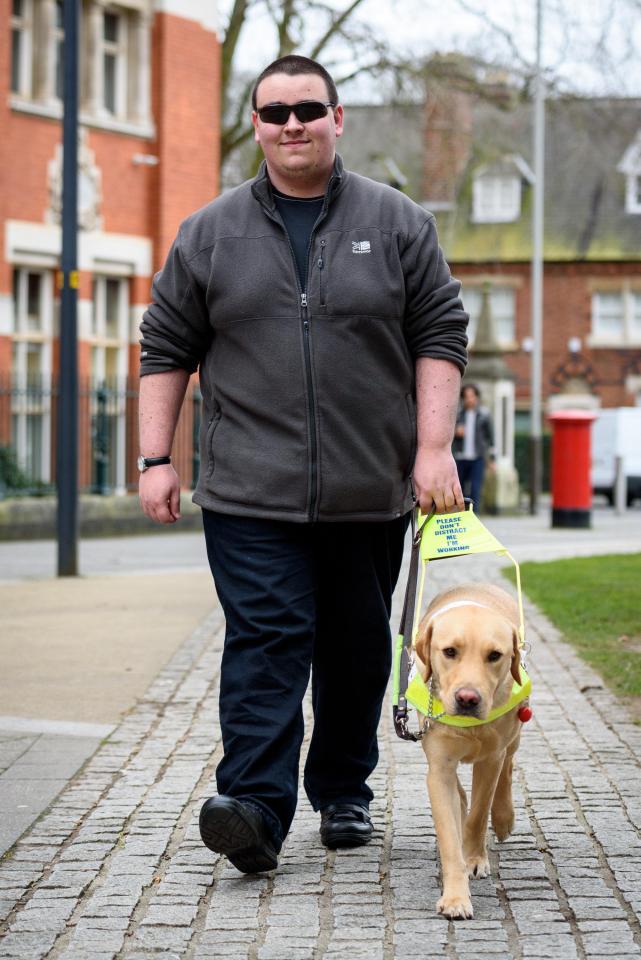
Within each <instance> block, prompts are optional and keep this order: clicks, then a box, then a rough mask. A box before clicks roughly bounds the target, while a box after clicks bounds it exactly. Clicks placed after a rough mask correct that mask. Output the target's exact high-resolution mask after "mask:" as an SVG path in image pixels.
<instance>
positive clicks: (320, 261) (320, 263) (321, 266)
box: [318, 240, 326, 307]
mask: <svg viewBox="0 0 641 960" xmlns="http://www.w3.org/2000/svg"><path fill="white" fill-rule="evenodd" d="M325 244H326V241H325V240H321V242H320V245H321V252H320V257H319V258H318V271H319V272H318V287H319V297H320V305H321V307H324V306H325V297H324V296H323V270H324V268H325V260H324V254H325Z"/></svg>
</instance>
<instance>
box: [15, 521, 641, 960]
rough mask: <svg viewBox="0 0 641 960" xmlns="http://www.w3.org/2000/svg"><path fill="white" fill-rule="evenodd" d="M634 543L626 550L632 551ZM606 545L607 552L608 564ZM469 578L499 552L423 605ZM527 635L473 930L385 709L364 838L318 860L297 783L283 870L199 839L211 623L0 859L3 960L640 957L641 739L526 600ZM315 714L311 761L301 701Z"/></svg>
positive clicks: (211, 737)
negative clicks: (243, 864) (447, 884)
mask: <svg viewBox="0 0 641 960" xmlns="http://www.w3.org/2000/svg"><path fill="white" fill-rule="evenodd" d="M488 525H489V526H490V527H491V529H492V530H493V532H495V533H496V535H497V536H498V537H499V538H500V539H502V540H503V542H505V543H506V545H509V546H510V548H511V549H512V550H513V552H514V554H515V555H517V556H518V558H519V559H526V555H528V551H529V555H530V556H531V555H532V553H533V552H534V550H535V548H536V549H538V548H539V547H541V549H542V548H543V547H544V546H545V542H543V543H542V544H538V545H537V543H536V542H535V541H536V539H537V536H538V535H537V536H535V533H536V529H535V527H534V526H531V525H530V526H528V525H527V524H526V525H525V527H524V526H523V525H522V526H521V527H519V525H518V522H517V521H513V520H512V519H508V518H500V523H499V522H498V521H497V522H493V521H492V520H488ZM620 529H621V528H620ZM519 530H520V531H521V532H520V533H519ZM628 530H631V531H632V532H631V533H630V537H629V538H628V539H627V540H626V538H625V536H621V537H620V540H622V541H625V542H626V545H628V546H629V547H630V549H635V548H637V549H638V542H637V544H634V543H633V541H632V538H633V536H634V525H633V524H629V523H628ZM611 536H612V532H611V530H608V533H607V536H604V537H603V538H601V540H600V541H599V542H600V543H601V545H602V546H603V547H604V548H607V549H606V552H609V550H610V549H611V543H612V541H611V539H610V538H611ZM566 538H567V535H566ZM567 539H570V538H567ZM639 542H641V541H639ZM562 546H563V544H561V542H560V541H559V546H558V547H557V548H556V549H557V555H558V554H559V552H563V550H561V547H562ZM546 549H547V547H546ZM563 549H567V548H566V547H565V546H563ZM519 550H520V554H519ZM134 579H135V578H134V577H132V581H133V580H134ZM467 579H492V580H496V581H497V582H500V583H505V581H503V579H502V576H501V571H500V561H499V560H494V559H493V558H487V557H483V558H478V557H469V558H463V559H461V560H456V561H440V562H439V564H435V565H433V569H432V568H430V572H429V576H428V590H427V593H428V595H431V593H432V592H436V591H437V590H439V589H442V588H443V587H445V586H450V585H452V584H454V583H456V582H461V581H463V580H467ZM396 599H397V600H398V597H397V598H396ZM397 618H398V604H397V605H396V610H395V613H394V618H393V620H394V624H395V623H396V620H397ZM526 622H527V632H528V641H529V644H530V646H531V650H530V655H529V660H528V668H529V670H530V673H531V675H532V678H533V682H534V694H533V698H532V700H533V706H534V719H533V720H532V722H530V723H529V724H527V726H526V727H525V728H524V736H523V740H522V746H521V749H520V751H519V754H518V757H517V763H516V773H515V785H514V794H515V809H516V824H515V830H514V833H513V835H512V836H511V837H510V838H509V839H508V841H506V842H505V843H503V844H499V843H496V842H495V841H494V840H492V841H491V844H490V850H491V852H490V861H491V866H492V876H491V877H489V878H486V879H483V880H479V881H475V882H474V883H473V893H472V896H473V902H474V907H475V917H474V919H473V920H470V921H466V922H458V923H448V922H447V921H445V920H444V919H443V918H441V917H439V916H437V914H436V912H435V902H436V900H437V898H438V896H439V892H440V882H441V878H440V868H439V863H438V857H437V850H436V841H435V833H434V826H433V822H432V818H431V813H430V810H429V804H428V801H427V792H426V787H425V773H426V770H425V760H424V755H423V752H422V750H421V749H420V747H419V746H418V745H416V744H411V743H405V742H402V741H400V740H398V739H397V738H396V736H395V734H394V731H393V726H392V723H391V706H390V704H389V702H388V703H387V704H386V706H385V709H384V712H383V715H382V718H381V726H380V751H381V759H380V763H379V765H378V767H377V769H376V771H375V772H374V774H373V776H372V778H371V786H372V788H373V790H374V793H375V799H374V801H373V803H372V814H373V817H374V821H375V824H376V832H375V836H374V839H373V841H372V843H371V844H370V845H368V846H367V847H363V848H358V849H355V850H345V851H327V850H325V849H324V848H323V847H322V845H321V844H320V840H319V836H318V816H317V815H316V814H314V813H313V811H311V809H310V807H309V805H308V803H307V801H306V799H305V797H304V795H303V794H302V792H301V795H300V803H299V807H298V811H297V814H296V818H295V820H294V825H293V829H292V832H291V834H290V836H289V837H288V839H287V842H286V844H285V846H284V848H283V851H282V855H281V858H280V866H279V869H278V870H277V871H275V872H273V873H271V874H266V875H262V876H259V877H246V876H243V875H241V874H239V873H238V872H237V871H236V870H235V869H234V868H233V867H232V866H231V865H230V864H229V863H228V862H227V861H226V860H225V859H224V858H222V857H219V856H216V855H214V854H212V853H211V851H209V850H208V849H206V848H205V847H204V846H203V845H202V843H201V842H200V838H199V835H198V812H199V808H200V805H201V803H202V801H203V799H204V798H205V797H207V796H209V795H211V794H212V793H213V792H215V778H214V773H215V767H216V764H217V762H218V760H219V759H220V756H221V754H222V745H221V741H220V727H219V723H218V716H217V695H218V680H219V670H220V658H221V653H222V640H223V623H222V617H221V614H220V611H219V610H214V611H213V612H212V613H211V614H210V615H209V616H208V617H206V618H205V619H204V620H203V621H202V622H201V623H200V625H199V626H198V627H197V628H196V629H195V630H193V631H192V632H191V633H190V634H189V636H188V637H187V639H186V640H185V642H184V643H182V644H181V645H180V646H179V647H178V649H176V650H175V652H174V653H173V655H172V656H171V657H170V659H169V661H168V662H167V663H166V664H165V665H164V666H163V667H162V668H161V669H159V671H158V673H157V675H156V676H155V677H154V679H153V680H152V681H151V683H150V684H149V686H148V687H147V689H146V690H145V691H144V692H143V693H142V694H141V696H140V697H139V698H138V700H137V702H136V703H135V705H134V706H133V707H132V708H131V709H130V710H129V712H127V713H126V714H125V715H124V716H123V717H122V719H120V720H119V721H118V722H117V723H116V724H115V725H114V729H113V731H112V732H111V734H110V735H108V736H107V737H106V738H104V739H103V740H101V742H100V744H99V746H98V747H97V749H96V750H95V752H94V753H93V755H92V756H90V757H89V758H88V759H87V760H85V761H84V764H83V765H82V766H81V767H80V768H79V770H78V771H77V772H76V773H75V774H73V775H72V776H71V778H70V780H69V781H68V782H67V784H66V786H64V788H63V789H62V791H61V792H60V794H59V796H57V798H56V799H54V800H53V801H52V802H51V804H50V806H49V808H48V809H47V811H46V812H45V813H44V814H43V815H42V816H40V817H39V818H38V819H37V820H36V822H35V823H34V824H33V825H32V826H31V827H30V828H29V829H27V830H26V832H25V833H24V834H23V836H22V837H21V838H20V839H19V840H18V842H16V843H14V844H13V846H12V847H11V849H10V850H9V851H8V853H7V854H6V855H5V857H4V858H2V859H1V860H0V917H1V918H2V926H1V927H0V937H1V939H0V958H3V957H25V958H27V957H28V958H29V960H39V958H45V957H47V958H51V960H61V958H64V960H84V958H87V960H89V958H91V960H115V958H123V960H125V958H126V960H147V958H152V957H154V958H157V957H163V958H165V960H170V958H176V960H178V958H180V960H199V958H202V960H205V958H207V960H211V958H212V957H214V958H216V960H218V958H222V957H229V958H241V957H242V958H248V960H250V958H251V960H257V958H265V960H270V958H274V960H296V958H298V957H301V958H302V957H305V958H310V960H346V958H350V960H352V958H354V960H357V958H363V960H376V958H381V960H401V958H405V957H407V958H410V957H411V958H412V960H416V957H417V956H429V957H430V958H438V957H443V958H447V960H455V958H457V957H460V958H467V957H468V956H469V957H470V958H471V957H474V958H475V960H476V958H479V957H481V958H483V960H529V958H555V960H556V958H579V960H586V958H590V960H592V958H595V960H599V958H602V960H606V958H607V960H613V958H616V957H621V958H624V957H625V958H626V960H628V958H632V957H641V923H640V920H641V897H640V896H639V892H638V891H639V883H638V877H639V872H640V868H641V804H640V803H639V789H638V786H639V783H640V782H641V760H640V758H641V727H639V726H638V725H637V724H635V723H634V722H633V720H632V718H631V717H630V716H629V715H628V714H627V713H626V710H625V708H624V707H623V706H622V705H621V704H619V703H618V701H617V700H616V698H615V697H614V696H613V695H612V694H611V693H610V692H609V691H608V690H607V688H605V686H604V684H603V683H602V681H601V680H600V678H599V677H598V676H597V675H596V674H595V673H594V671H593V670H592V669H591V668H590V667H589V666H587V665H586V664H584V663H583V662H582V661H580V660H579V658H578V657H577V655H576V654H575V653H574V651H573V650H572V649H571V648H570V647H569V646H568V645H567V644H565V643H564V642H563V640H562V638H561V637H560V636H559V634H558V631H556V630H555V629H554V627H553V626H552V625H551V624H550V623H549V622H548V621H547V620H546V618H545V617H544V616H542V615H541V613H540V612H539V611H538V610H536V608H534V607H533V606H532V605H531V604H529V603H526ZM305 713H306V728H307V735H306V741H305V747H304V751H305V749H306V748H307V743H308V738H309V728H310V725H311V724H310V720H311V716H310V714H311V707H310V702H309V699H307V700H306V704H305ZM0 729H1V724H0ZM44 735H45V734H37V732H36V731H34V730H31V731H29V730H23V731H21V732H20V736H21V737H22V738H23V739H22V740H21V742H20V744H19V745H18V743H17V741H16V745H15V746H9V747H8V748H7V752H6V753H5V754H4V756H5V763H6V764H7V765H6V767H5V769H4V773H3V774H0V782H1V778H2V776H4V774H5V773H6V772H7V770H11V768H12V767H13V766H16V765H17V766H18V769H23V770H26V769H27V768H29V767H30V766H32V764H31V763H30V762H29V751H30V750H34V751H35V752H34V753H33V754H32V756H36V754H37V753H38V738H39V737H40V736H44ZM9 742H10V741H7V740H3V739H2V738H1V737H0V745H1V744H3V743H4V744H5V745H6V744H7V743H9ZM304 751H303V752H304ZM40 755H41V756H46V750H44V749H43V748H42V747H41V748H40ZM1 756H2V753H1V752H0V757H1ZM47 765H48V764H47ZM67 769H68V768H67ZM463 779H464V782H465V783H466V784H468V785H469V771H465V775H464V778H463ZM6 782H7V783H17V782H21V783H23V784H27V783H31V784H33V785H35V784H38V783H39V782H45V783H46V782H50V783H51V782H53V781H39V780H38V779H33V780H29V778H28V777H26V776H25V777H24V778H23V779H22V780H21V781H20V780H19V778H15V777H13V778H12V777H8V778H7V780H6Z"/></svg>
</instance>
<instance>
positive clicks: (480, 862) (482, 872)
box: [465, 853, 490, 878]
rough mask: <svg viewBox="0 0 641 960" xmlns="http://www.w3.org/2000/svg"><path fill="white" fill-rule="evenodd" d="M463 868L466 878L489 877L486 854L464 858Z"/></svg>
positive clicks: (488, 864) (488, 863)
mask: <svg viewBox="0 0 641 960" xmlns="http://www.w3.org/2000/svg"><path fill="white" fill-rule="evenodd" d="M465 866H466V868H467V875H468V877H478V878H480V877H489V875H490V861H489V860H488V858H487V854H484V853H483V854H481V855H480V856H472V857H466V858H465Z"/></svg>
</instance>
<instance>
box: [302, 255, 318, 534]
mask: <svg viewBox="0 0 641 960" xmlns="http://www.w3.org/2000/svg"><path fill="white" fill-rule="evenodd" d="M310 245H311V238H310ZM300 305H301V311H302V319H303V346H304V352H305V372H306V375H307V384H308V390H307V410H308V413H309V423H310V431H311V450H310V455H311V469H310V497H309V519H310V520H314V519H315V516H314V514H315V513H316V485H317V483H318V444H317V442H316V403H315V399H314V381H313V380H312V355H311V349H310V343H309V336H310V330H309V321H310V317H309V310H308V306H307V294H306V293H305V292H304V291H302V292H301V295H300Z"/></svg>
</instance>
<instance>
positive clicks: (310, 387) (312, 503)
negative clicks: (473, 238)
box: [266, 177, 334, 522]
mask: <svg viewBox="0 0 641 960" xmlns="http://www.w3.org/2000/svg"><path fill="white" fill-rule="evenodd" d="M333 179H334V178H333V177H331V178H330V182H329V185H328V188H327V189H328V193H329V190H330V189H331V185H332V180H333ZM327 206H328V202H327V200H326V201H325V204H324V205H323V209H322V210H321V212H320V215H319V217H318V219H317V221H316V223H315V224H314V226H313V227H312V232H311V233H310V235H309V244H308V247H307V264H306V270H305V285H306V286H307V280H308V279H309V255H310V253H311V249H312V242H313V240H314V234H315V232H316V229H317V227H318V226H319V224H320V223H321V221H322V220H324V219H325V216H326V215H327ZM266 212H267V213H268V215H269V216H270V217H271V219H272V220H273V221H274V222H275V223H277V224H278V225H279V226H280V227H281V229H282V230H284V231H285V236H286V237H287V243H288V245H289V252H290V254H291V258H292V264H293V266H294V276H295V277H296V286H297V287H298V292H299V294H300V306H301V320H302V322H303V352H304V354H305V375H306V378H307V412H308V416H309V426H310V434H311V436H310V440H311V442H310V459H311V464H310V472H309V483H310V497H309V511H308V517H309V520H310V522H311V521H314V520H315V519H316V516H315V514H316V505H317V494H316V486H317V484H318V443H317V440H316V399H315V396H314V381H313V380H312V356H311V347H310V337H311V328H310V322H311V317H310V315H309V307H308V304H307V291H306V290H303V289H302V287H301V283H300V279H299V277H298V267H297V265H296V257H295V256H294V248H293V247H292V242H291V240H290V239H289V234H288V233H287V229H286V227H285V224H284V223H283V222H282V220H281V219H280V217H278V216H274V214H273V213H272V212H271V211H266ZM324 245H325V241H324V240H321V247H323V246H324ZM321 259H322V250H321Z"/></svg>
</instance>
